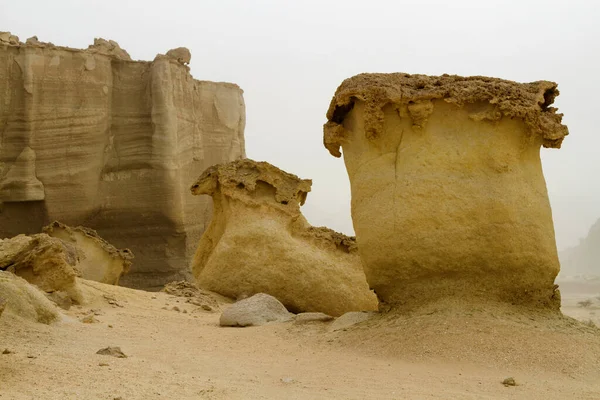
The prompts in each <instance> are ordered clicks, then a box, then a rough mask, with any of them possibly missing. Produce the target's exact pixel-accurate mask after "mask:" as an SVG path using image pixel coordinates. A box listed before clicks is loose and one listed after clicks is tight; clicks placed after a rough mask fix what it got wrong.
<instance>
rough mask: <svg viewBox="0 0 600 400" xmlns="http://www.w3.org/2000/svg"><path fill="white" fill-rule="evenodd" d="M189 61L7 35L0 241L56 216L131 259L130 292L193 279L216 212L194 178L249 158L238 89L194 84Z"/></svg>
mask: <svg viewBox="0 0 600 400" xmlns="http://www.w3.org/2000/svg"><path fill="white" fill-rule="evenodd" d="M188 55H189V54H188V53H186V52H185V51H183V50H177V51H173V52H171V56H162V57H157V59H156V60H154V61H152V62H145V61H132V60H131V58H130V57H129V55H128V54H127V52H126V51H125V50H123V49H121V48H120V47H119V45H118V44H117V43H116V42H113V41H109V40H104V39H96V40H95V41H94V44H93V45H92V46H90V47H89V48H88V49H86V50H78V49H71V48H66V47H57V46H54V45H52V44H51V43H43V42H40V41H39V40H37V38H35V39H34V38H31V40H29V41H28V43H27V44H25V43H20V42H19V40H18V38H16V37H14V36H13V35H10V34H9V33H0V104H2V107H0V203H1V202H3V203H4V204H3V205H2V207H0V210H1V211H0V238H1V237H12V236H16V235H17V234H20V233H26V234H33V233H37V232H40V230H41V229H42V227H43V226H45V225H47V224H48V223H50V222H51V221H53V220H59V221H61V222H63V223H65V224H68V225H70V226H77V225H81V226H86V227H90V228H92V229H95V230H97V231H98V233H99V234H100V235H101V236H102V237H103V238H105V239H106V240H108V241H109V242H110V243H112V244H113V245H115V246H117V247H127V248H130V249H131V250H132V251H133V252H134V253H135V255H136V262H135V263H134V264H133V266H132V269H131V273H130V274H128V275H127V276H125V277H124V278H123V280H122V281H121V284H123V285H128V286H134V287H139V288H156V289H158V288H160V287H162V285H164V284H165V283H167V282H170V281H173V280H180V279H183V278H185V277H187V276H188V275H189V273H188V271H189V260H190V259H191V258H192V255H193V254H194V251H195V249H196V247H197V244H198V241H199V240H200V236H201V234H202V232H203V231H204V229H205V226H206V225H207V224H208V220H209V219H210V214H211V202H210V199H209V198H207V197H205V198H201V197H194V196H190V195H189V192H188V185H189V182H191V181H193V180H194V179H195V178H196V177H198V175H200V174H201V173H202V171H204V170H205V169H206V168H207V167H209V166H211V165H213V164H216V163H222V162H228V161H231V160H235V159H238V158H243V157H244V156H245V150H244V136H243V133H244V125H245V108H244V99H243V96H242V93H243V92H242V90H241V89H240V88H239V87H238V86H237V85H234V84H230V83H215V82H206V81H198V80H195V79H193V77H192V76H191V75H190V73H189V68H188V67H187V66H185V65H183V63H185V62H187V61H189V57H188Z"/></svg>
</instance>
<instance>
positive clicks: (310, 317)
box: [296, 312, 333, 324]
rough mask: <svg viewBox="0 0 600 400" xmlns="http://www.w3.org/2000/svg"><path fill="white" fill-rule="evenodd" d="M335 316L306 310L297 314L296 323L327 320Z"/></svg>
mask: <svg viewBox="0 0 600 400" xmlns="http://www.w3.org/2000/svg"><path fill="white" fill-rule="evenodd" d="M332 319H333V317H332V316H331V315H327V314H324V313H320V312H305V313H300V314H298V315H296V323H298V324H303V323H307V322H327V321H331V320H332Z"/></svg>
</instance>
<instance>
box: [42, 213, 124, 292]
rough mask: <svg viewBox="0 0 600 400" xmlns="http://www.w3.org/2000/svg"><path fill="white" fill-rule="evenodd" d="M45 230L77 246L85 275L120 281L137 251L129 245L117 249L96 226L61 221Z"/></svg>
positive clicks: (105, 281)
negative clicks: (100, 234) (125, 247)
mask: <svg viewBox="0 0 600 400" xmlns="http://www.w3.org/2000/svg"><path fill="white" fill-rule="evenodd" d="M44 233H46V234H48V235H49V236H52V237H56V238H59V239H62V240H63V241H64V242H66V243H70V244H72V245H73V246H74V247H75V250H76V251H77V256H78V259H79V264H78V266H77V269H78V270H79V272H80V273H81V277H82V278H83V279H89V280H92V281H96V282H101V283H107V284H110V285H118V284H119V279H120V278H121V276H122V275H124V274H126V273H127V272H128V271H129V267H130V266H131V260H132V259H133V254H132V252H131V251H130V250H129V249H121V250H119V249H117V248H116V247H115V246H113V245H111V244H110V243H108V242H107V241H106V240H104V239H102V238H101V237H100V236H98V233H97V232H96V231H94V230H93V229H89V228H85V227H83V226H78V227H75V228H71V227H69V226H66V225H65V224H62V223H60V222H58V221H54V222H53V223H51V224H50V225H48V226H46V227H44Z"/></svg>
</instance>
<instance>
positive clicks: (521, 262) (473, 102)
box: [324, 73, 568, 309]
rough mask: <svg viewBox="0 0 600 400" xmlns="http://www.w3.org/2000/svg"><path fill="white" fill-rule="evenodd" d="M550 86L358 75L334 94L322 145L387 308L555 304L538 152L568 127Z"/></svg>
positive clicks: (552, 247)
mask: <svg viewBox="0 0 600 400" xmlns="http://www.w3.org/2000/svg"><path fill="white" fill-rule="evenodd" d="M557 95H558V90H557V85H556V84H555V83H553V82H547V81H539V82H533V83H528V84H520V83H516V82H512V81H506V80H501V79H495V78H486V77H466V78H465V77H460V76H450V75H443V76H425V75H409V74H403V73H394V74H361V75H357V76H355V77H353V78H350V79H347V80H345V81H344V82H343V83H342V84H341V85H340V87H339V88H338V89H337V91H336V93H335V96H334V97H333V100H332V101H331V105H330V107H329V111H328V112H327V119H328V122H327V123H326V124H325V126H324V144H325V147H327V149H328V150H329V151H330V152H331V154H332V155H334V156H336V157H339V156H341V153H340V146H341V147H342V149H343V153H344V162H345V165H346V170H347V172H348V176H349V178H350V185H351V193H352V203H351V204H352V219H353V222H354V228H355V231H356V236H357V241H358V245H359V252H360V255H361V257H362V260H363V263H364V268H365V273H366V276H367V280H368V282H369V284H370V286H371V287H372V288H373V289H374V290H375V292H376V293H377V295H378V296H379V298H380V299H382V300H384V301H385V302H386V303H389V304H408V303H413V304H420V303H422V302H424V301H428V300H436V299H440V298H446V297H461V298H465V297H469V298H472V297H474V298H477V299H478V300H479V299H488V298H490V299H495V300H497V301H506V302H511V303H520V304H529V305H539V306H541V307H550V308H554V309H557V308H558V307H559V301H558V294H557V293H556V289H555V286H554V278H555V277H556V275H557V273H558V270H559V263H558V258H557V251H556V244H555V239H554V227H553V223H552V215H551V210H550V204H549V201H548V194H547V190H546V185H545V181H544V176H543V173H542V168H541V162H540V154H539V153H540V147H541V146H544V147H555V148H559V147H560V145H561V142H562V140H563V138H564V137H565V136H566V135H567V133H568V131H567V128H566V126H564V125H562V124H561V118H562V114H558V113H557V112H556V108H553V107H551V106H550V105H551V104H552V102H553V100H554V98H555V97H556V96H557Z"/></svg>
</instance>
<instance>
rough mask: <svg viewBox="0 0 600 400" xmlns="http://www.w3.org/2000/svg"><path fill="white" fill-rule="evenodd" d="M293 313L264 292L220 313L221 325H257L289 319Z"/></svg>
mask: <svg viewBox="0 0 600 400" xmlns="http://www.w3.org/2000/svg"><path fill="white" fill-rule="evenodd" d="M293 317H294V315H293V314H292V313H290V312H288V310H286V308H285V306H284V305H283V304H281V302H280V301H279V300H277V299H276V298H275V297H273V296H270V295H268V294H264V293H257V294H255V295H254V296H251V297H248V298H246V299H244V300H240V301H238V302H237V303H235V304H232V305H231V306H229V307H228V308H227V309H226V310H225V311H223V313H222V314H221V318H220V320H219V324H220V325H221V326H259V325H264V324H266V323H269V322H286V321H291V320H292V319H293Z"/></svg>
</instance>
